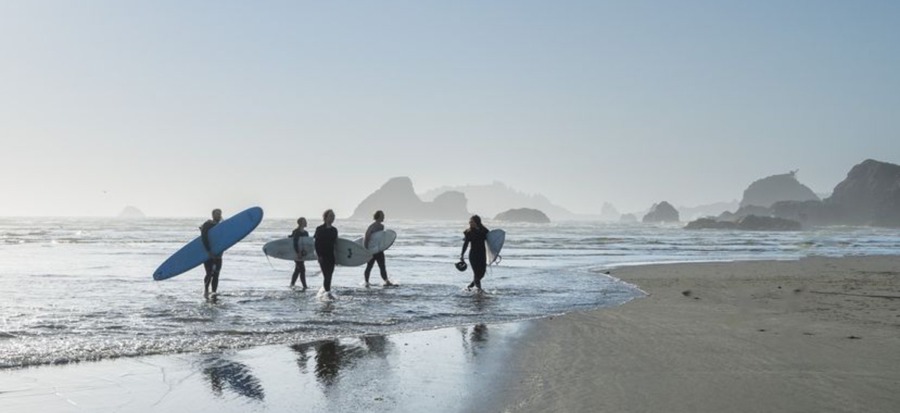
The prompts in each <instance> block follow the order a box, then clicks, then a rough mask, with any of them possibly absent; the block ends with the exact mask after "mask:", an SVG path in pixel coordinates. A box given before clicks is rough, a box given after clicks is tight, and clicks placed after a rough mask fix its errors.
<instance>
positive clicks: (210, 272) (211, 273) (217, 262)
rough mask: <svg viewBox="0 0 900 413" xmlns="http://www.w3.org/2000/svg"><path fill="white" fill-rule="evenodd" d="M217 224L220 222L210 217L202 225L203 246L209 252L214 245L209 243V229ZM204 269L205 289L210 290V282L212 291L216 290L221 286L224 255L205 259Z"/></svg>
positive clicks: (201, 237)
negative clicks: (220, 273) (220, 276)
mask: <svg viewBox="0 0 900 413" xmlns="http://www.w3.org/2000/svg"><path fill="white" fill-rule="evenodd" d="M216 224H218V222H216V221H213V220H211V219H210V220H207V221H206V222H204V223H203V225H201V226H200V240H201V241H202V242H203V248H205V249H206V252H208V253H211V252H212V247H211V246H210V243H209V230H211V229H212V228H213V227H214V226H216ZM203 269H205V270H206V277H203V288H204V290H205V291H207V292H208V291H209V287H210V284H212V292H216V290H217V289H218V288H219V271H221V270H222V256H221V255H219V256H215V257H213V258H210V259H208V260H206V261H204V262H203Z"/></svg>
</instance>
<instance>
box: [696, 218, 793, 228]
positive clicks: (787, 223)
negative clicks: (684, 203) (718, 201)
mask: <svg viewBox="0 0 900 413" xmlns="http://www.w3.org/2000/svg"><path fill="white" fill-rule="evenodd" d="M684 228H685V229H732V230H744V231H799V230H801V229H802V225H801V224H800V223H799V222H797V221H792V220H789V219H784V218H774V217H766V216H762V217H761V216H757V215H747V216H745V217H743V218H741V219H739V220H737V221H719V220H716V219H715V218H700V219H698V220H695V221H691V222H689V223H688V224H687V225H686V226H685V227H684Z"/></svg>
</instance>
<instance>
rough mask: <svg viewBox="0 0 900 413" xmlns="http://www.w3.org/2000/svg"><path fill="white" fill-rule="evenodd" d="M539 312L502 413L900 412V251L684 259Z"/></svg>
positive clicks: (629, 272)
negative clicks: (603, 295) (615, 297)
mask: <svg viewBox="0 0 900 413" xmlns="http://www.w3.org/2000/svg"><path fill="white" fill-rule="evenodd" d="M613 275H615V276H616V277H618V278H621V279H623V280H625V281H628V282H631V283H634V284H636V285H638V286H640V287H641V288H642V289H643V290H644V291H646V292H647V293H648V294H649V295H648V297H646V298H643V299H638V300H634V301H632V302H630V303H628V304H625V305H623V306H620V307H617V308H613V309H604V310H599V311H593V312H586V313H573V314H569V315H566V316H562V317H554V318H551V319H543V320H539V321H536V322H534V325H533V326H532V327H533V328H532V329H531V330H530V336H529V338H528V339H527V340H524V341H522V342H521V344H520V346H519V347H518V349H517V350H516V351H517V352H518V355H517V356H516V357H515V359H516V360H517V361H516V362H514V363H511V365H514V366H515V367H513V368H511V370H512V371H510V372H509V375H510V377H513V378H514V380H513V382H511V383H510V387H509V388H507V389H504V391H503V393H502V397H501V398H500V400H499V401H498V403H497V404H495V409H494V410H495V411H504V412H551V411H552V412H896V411H898V409H900V392H898V389H900V369H898V366H900V257H866V258H852V257H851V258H840V259H834V258H809V259H803V260H800V261H784V262H778V261H762V262H739V263H709V264H676V265H655V266H642V267H633V268H623V269H620V270H615V271H613Z"/></svg>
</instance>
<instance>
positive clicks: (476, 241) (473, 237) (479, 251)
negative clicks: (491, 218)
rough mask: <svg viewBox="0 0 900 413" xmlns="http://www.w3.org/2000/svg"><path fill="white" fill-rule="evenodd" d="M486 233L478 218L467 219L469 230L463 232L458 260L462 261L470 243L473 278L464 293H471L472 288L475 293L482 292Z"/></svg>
mask: <svg viewBox="0 0 900 413" xmlns="http://www.w3.org/2000/svg"><path fill="white" fill-rule="evenodd" d="M488 232H489V231H488V229H487V228H485V227H484V225H482V224H481V217H480V216H478V215H472V217H471V218H469V228H468V229H467V230H465V231H464V232H463V235H464V236H465V241H463V247H462V253H461V254H459V260H460V261H463V257H465V255H466V249H467V248H469V244H470V243H471V244H472V249H471V250H469V266H470V267H472V274H473V276H474V277H473V279H472V282H471V283H469V286H468V287H466V291H471V290H472V289H473V288H475V289H476V290H475V291H478V292H481V291H482V289H481V279H482V278H484V273H485V272H487V251H486V248H485V241H487V234H488Z"/></svg>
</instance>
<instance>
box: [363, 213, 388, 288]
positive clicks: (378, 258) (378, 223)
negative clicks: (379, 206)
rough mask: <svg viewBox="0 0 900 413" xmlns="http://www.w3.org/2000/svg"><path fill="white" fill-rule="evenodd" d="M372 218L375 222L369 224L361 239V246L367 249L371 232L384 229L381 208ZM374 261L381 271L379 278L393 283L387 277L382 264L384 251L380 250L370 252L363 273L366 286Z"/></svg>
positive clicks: (386, 284)
mask: <svg viewBox="0 0 900 413" xmlns="http://www.w3.org/2000/svg"><path fill="white" fill-rule="evenodd" d="M372 218H373V219H374V220H375V222H373V223H372V224H371V225H369V229H367V230H366V236H365V238H364V239H363V246H364V247H366V248H367V249H368V248H369V241H370V240H371V238H372V234H374V233H376V232H378V231H384V225H383V224H382V222H384V212H382V211H381V210H378V211H375V215H374V216H373V217H372ZM376 262H377V263H378V269H379V270H380V271H381V279H382V280H383V281H384V285H385V286H388V285H394V283H392V282H391V280H389V279H388V276H387V269H386V268H385V264H384V251H381V252H377V253H375V254H372V258H371V259H370V260H369V262H368V263H366V271H365V272H364V273H363V275H364V276H365V279H366V287H368V286H369V274H371V273H372V267H373V266H374V265H375V263H376Z"/></svg>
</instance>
